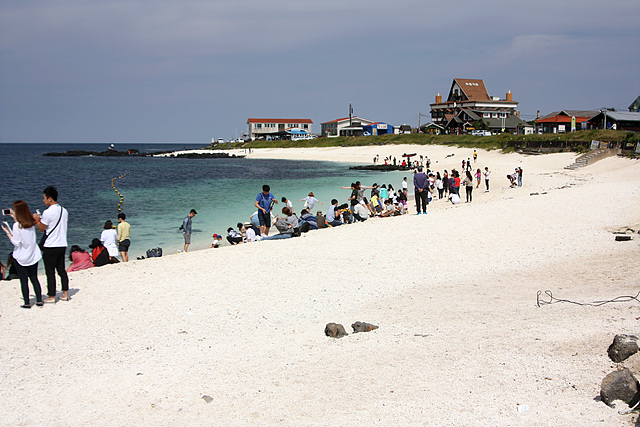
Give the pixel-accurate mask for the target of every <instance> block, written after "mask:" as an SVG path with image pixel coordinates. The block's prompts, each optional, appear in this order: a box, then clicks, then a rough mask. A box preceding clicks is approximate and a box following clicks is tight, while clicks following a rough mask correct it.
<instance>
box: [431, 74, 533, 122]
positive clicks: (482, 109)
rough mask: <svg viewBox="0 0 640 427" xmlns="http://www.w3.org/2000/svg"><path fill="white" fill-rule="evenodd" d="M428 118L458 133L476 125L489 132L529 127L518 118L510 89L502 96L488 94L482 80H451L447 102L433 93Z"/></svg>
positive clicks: (518, 114)
mask: <svg viewBox="0 0 640 427" xmlns="http://www.w3.org/2000/svg"><path fill="white" fill-rule="evenodd" d="M430 107H431V121H432V123H433V124H435V125H438V126H441V127H442V128H444V129H445V130H446V131H447V132H448V133H454V134H461V133H466V132H468V131H471V130H473V129H476V128H483V129H488V130H491V131H492V132H520V133H522V129H523V128H525V127H527V126H529V125H528V123H527V122H525V121H524V120H522V119H521V118H520V112H519V111H518V110H516V108H518V102H516V101H514V100H513V94H512V93H511V91H509V92H507V94H506V96H505V98H504V99H501V98H499V97H496V96H489V93H488V92H487V88H486V87H485V85H484V81H483V80H479V79H453V83H452V84H451V89H450V90H449V95H448V96H447V100H446V101H442V96H441V95H440V94H439V93H438V94H437V95H436V102H434V103H433V104H430Z"/></svg>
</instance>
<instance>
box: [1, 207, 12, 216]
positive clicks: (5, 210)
mask: <svg viewBox="0 0 640 427" xmlns="http://www.w3.org/2000/svg"><path fill="white" fill-rule="evenodd" d="M2 215H7V216H9V215H11V209H2Z"/></svg>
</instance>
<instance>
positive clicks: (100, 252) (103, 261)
mask: <svg viewBox="0 0 640 427" xmlns="http://www.w3.org/2000/svg"><path fill="white" fill-rule="evenodd" d="M89 247H90V248H91V259H92V260H93V265H95V266H96V267H102V266H103V265H107V264H109V263H110V262H111V258H110V257H109V251H107V248H105V247H104V245H103V244H102V242H101V241H100V239H93V240H92V241H91V244H90V245H89Z"/></svg>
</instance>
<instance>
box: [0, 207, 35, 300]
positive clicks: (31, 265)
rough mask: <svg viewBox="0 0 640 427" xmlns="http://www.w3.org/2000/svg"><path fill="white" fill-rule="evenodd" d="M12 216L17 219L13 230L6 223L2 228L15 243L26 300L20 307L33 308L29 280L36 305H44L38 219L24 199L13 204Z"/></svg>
mask: <svg viewBox="0 0 640 427" xmlns="http://www.w3.org/2000/svg"><path fill="white" fill-rule="evenodd" d="M11 217H12V218H13V219H14V220H15V221H16V222H14V223H13V227H12V230H9V227H8V226H7V225H6V223H5V224H2V229H3V230H4V232H5V233H7V237H9V239H10V240H11V243H12V244H13V258H14V259H15V260H16V269H17V271H18V277H19V278H20V287H21V289H22V299H23V300H24V305H21V306H20V307H22V308H31V301H30V300H29V280H30V281H31V284H32V285H33V290H34V292H35V294H36V305H37V306H38V307H42V306H43V303H42V289H41V288H40V282H39V281H38V261H40V259H41V258H42V254H41V253H40V248H38V244H37V243H36V227H35V225H36V220H35V219H34V218H33V214H32V213H31V211H30V210H29V206H28V205H27V203H26V202H24V201H22V200H18V201H17V202H15V203H14V204H13V209H12V210H11ZM27 279H28V280H27Z"/></svg>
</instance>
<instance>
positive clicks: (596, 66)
mask: <svg viewBox="0 0 640 427" xmlns="http://www.w3.org/2000/svg"><path fill="white" fill-rule="evenodd" d="M639 23H640V1H638V0H611V1H609V2H602V1H594V0H563V1H557V0H554V1H548V0H539V1H536V2H522V1H513V0H511V1H502V0H485V1H482V2H480V1H476V0H474V1H467V0H459V1H457V2H435V1H426V0H394V1H378V0H368V1H364V0H325V1H311V0H268V1H265V0H179V1H178V0H176V1H165V0H123V1H121V0H98V1H95V0H56V1H50V0H46V1H45V0H0V142H202V143H208V142H210V141H211V138H224V139H228V138H234V137H236V135H237V136H240V135H241V132H243V131H246V130H247V124H246V123H247V119H248V118H310V119H311V120H313V123H314V124H313V127H312V130H313V132H316V133H319V132H320V123H322V122H326V121H330V120H334V119H337V118H341V117H346V116H348V114H349V103H351V104H352V105H353V110H354V114H355V115H358V116H360V117H363V118H366V119H370V120H374V121H382V122H386V123H389V124H393V125H401V124H410V125H412V126H414V127H415V126H417V125H418V121H419V120H420V121H421V122H422V123H425V122H428V121H430V116H429V111H430V107H429V104H430V103H433V102H435V96H436V94H437V93H440V94H442V95H443V97H444V98H446V96H447V95H448V92H449V89H450V88H451V84H452V81H453V79H454V78H471V79H482V80H484V82H485V85H486V87H487V90H488V91H489V94H490V95H492V96H500V97H501V98H504V97H505V94H506V92H507V91H511V92H512V93H513V99H514V100H515V101H517V102H519V107H518V109H519V110H520V112H521V117H522V118H523V119H524V120H532V119H534V118H535V116H536V112H537V111H538V110H539V111H540V113H541V114H542V115H544V114H548V113H550V112H552V111H559V110H563V109H573V110H599V109H601V108H605V107H607V108H615V109H617V110H624V111H626V110H627V107H628V106H629V105H630V104H631V103H632V102H633V100H635V99H636V97H638V96H640V78H639V76H640V73H639V69H640V24H639ZM420 115H422V116H421V117H420Z"/></svg>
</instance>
